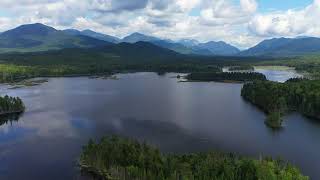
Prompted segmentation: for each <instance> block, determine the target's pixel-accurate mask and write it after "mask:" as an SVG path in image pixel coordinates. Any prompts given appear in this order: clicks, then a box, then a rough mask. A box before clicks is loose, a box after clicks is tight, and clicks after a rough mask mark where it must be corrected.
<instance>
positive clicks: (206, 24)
mask: <svg viewBox="0 0 320 180" xmlns="http://www.w3.org/2000/svg"><path fill="white" fill-rule="evenodd" d="M17 1H19V2H17ZM17 1H12V0H1V1H0V10H1V9H5V10H6V11H8V12H9V13H8V14H10V16H8V15H6V16H3V17H1V13H0V31H4V30H7V29H10V28H13V27H15V26H17V25H20V24H26V23H35V22H40V23H45V24H47V25H51V26H54V27H56V28H58V29H63V28H77V29H93V30H95V31H98V32H102V33H106V34H110V35H115V36H119V37H123V36H125V35H127V34H130V33H133V32H136V31H138V32H141V33H146V34H150V35H155V36H159V37H162V38H171V39H181V38H194V39H199V40H200V41H210V40H214V41H218V40H224V41H226V42H229V43H232V44H234V45H237V46H239V47H241V48H246V47H248V46H252V45H254V44H256V43H257V42H259V41H260V40H262V38H269V37H277V36H296V35H313V36H320V21H318V17H320V0H314V2H313V3H312V4H310V5H309V6H307V7H305V8H303V9H299V10H296V9H292V10H287V11H280V12H279V11H278V12H275V11H273V12H268V13H259V12H258V6H259V4H258V1H256V0H238V2H235V1H234V0H134V1H133V0H81V1H79V0H17ZM279 3H280V2H279ZM194 11H196V15H195V14H193V15H191V14H190V13H191V12H193V13H194Z"/></svg>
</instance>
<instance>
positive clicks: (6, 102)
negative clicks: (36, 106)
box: [0, 95, 25, 115]
mask: <svg viewBox="0 0 320 180" xmlns="http://www.w3.org/2000/svg"><path fill="white" fill-rule="evenodd" d="M24 110H25V106H24V104H23V102H22V100H21V99H20V98H19V97H10V96H7V95H6V96H4V97H0V115H3V114H11V113H20V112H23V111H24Z"/></svg>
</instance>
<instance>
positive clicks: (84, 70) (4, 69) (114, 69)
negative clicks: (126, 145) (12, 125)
mask: <svg viewBox="0 0 320 180" xmlns="http://www.w3.org/2000/svg"><path fill="white" fill-rule="evenodd" d="M139 71H144V72H159V73H166V72H177V73H189V72H202V71H205V72H220V71H221V68H220V67H218V66H214V65H205V64H188V63H186V64H184V63H177V64H176V63H174V64H157V63H154V64H126V63H123V64H90V63H89V64H79V65H41V66H38V65H37V66H25V65H13V64H0V83H12V82H18V81H21V80H24V79H29V78H34V77H53V76H80V75H88V76H90V75H112V74H114V73H121V72H139Z"/></svg>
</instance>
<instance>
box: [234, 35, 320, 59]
mask: <svg viewBox="0 0 320 180" xmlns="http://www.w3.org/2000/svg"><path fill="white" fill-rule="evenodd" d="M319 52H320V38H315V37H300V38H284V37H281V38H273V39H268V40H264V41H262V42H260V43H259V44H257V45H256V46H254V47H252V48H249V49H248V50H245V51H243V52H241V53H240V55H242V56H277V57H290V56H299V55H305V54H310V53H311V54H312V53H319Z"/></svg>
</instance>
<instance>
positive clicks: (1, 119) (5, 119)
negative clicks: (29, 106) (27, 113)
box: [0, 113, 23, 126]
mask: <svg viewBox="0 0 320 180" xmlns="http://www.w3.org/2000/svg"><path fill="white" fill-rule="evenodd" d="M22 115H23V113H11V114H6V115H0V126H2V125H5V124H9V123H10V124H11V125H12V124H13V123H14V122H18V121H19V119H20V117H21V116H22Z"/></svg>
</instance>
